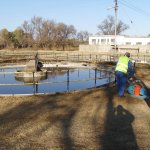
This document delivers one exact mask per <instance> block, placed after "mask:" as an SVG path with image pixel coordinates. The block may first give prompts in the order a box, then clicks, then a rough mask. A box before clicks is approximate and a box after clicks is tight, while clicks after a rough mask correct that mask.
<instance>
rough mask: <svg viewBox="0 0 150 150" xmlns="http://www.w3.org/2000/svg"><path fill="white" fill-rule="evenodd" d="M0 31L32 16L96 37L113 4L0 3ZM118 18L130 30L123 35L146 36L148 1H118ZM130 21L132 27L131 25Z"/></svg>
mask: <svg viewBox="0 0 150 150" xmlns="http://www.w3.org/2000/svg"><path fill="white" fill-rule="evenodd" d="M0 5H1V8H0V29H2V28H7V29H8V30H9V31H13V30H15V29H16V28H17V27H18V26H21V25H22V23H23V22H24V21H25V20H30V19H31V18H32V17H33V16H38V17H42V18H45V19H50V20H54V21H56V22H64V23H65V24H67V25H74V26H75V28H76V29H77V31H81V30H87V31H88V32H90V33H93V34H95V33H97V32H98V29H97V25H98V24H100V23H101V22H102V21H103V20H104V19H105V18H106V17H107V16H108V15H114V9H110V10H108V8H110V7H113V6H114V0H0ZM118 5H119V10H118V18H119V19H120V20H122V21H123V22H124V23H126V24H128V25H129V26H130V29H129V30H127V31H126V32H125V33H124V34H127V35H132V36H134V35H138V36H143V35H147V34H150V9H149V8H150V0H118ZM131 21H132V22H133V23H131Z"/></svg>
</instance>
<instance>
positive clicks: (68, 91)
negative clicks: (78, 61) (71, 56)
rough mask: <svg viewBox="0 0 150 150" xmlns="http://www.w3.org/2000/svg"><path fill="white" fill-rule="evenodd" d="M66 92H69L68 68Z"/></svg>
mask: <svg viewBox="0 0 150 150" xmlns="http://www.w3.org/2000/svg"><path fill="white" fill-rule="evenodd" d="M67 91H68V92H69V68H68V70H67Z"/></svg>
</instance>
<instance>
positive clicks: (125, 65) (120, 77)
mask: <svg viewBox="0 0 150 150" xmlns="http://www.w3.org/2000/svg"><path fill="white" fill-rule="evenodd" d="M115 72H116V82H117V88H118V95H119V96H120V97H123V96H124V91H125V88H126V81H127V78H132V77H133V76H134V70H133V65H132V62H131V61H130V53H128V52H126V53H125V55H124V56H121V57H120V58H119V60H118V62H117V65H116V69H115Z"/></svg>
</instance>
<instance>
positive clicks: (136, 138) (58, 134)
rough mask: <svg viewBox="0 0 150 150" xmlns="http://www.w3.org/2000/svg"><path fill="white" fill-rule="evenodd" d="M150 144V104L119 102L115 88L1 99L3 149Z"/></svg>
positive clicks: (109, 149) (123, 148) (116, 149)
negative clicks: (149, 105)
mask: <svg viewBox="0 0 150 150" xmlns="http://www.w3.org/2000/svg"><path fill="white" fill-rule="evenodd" d="M142 68H143V67H142ZM139 70H140V67H139ZM147 71H148V70H147ZM138 75H140V73H139V72H138ZM145 80H147V78H146V79H145ZM148 80H149V79H148ZM149 139H150V109H149V107H148V105H147V103H146V102H145V101H143V100H138V99H135V98H132V97H130V96H129V95H128V94H126V97H124V98H122V99H120V98H119V97H118V96H117V93H116V88H115V87H108V88H103V89H93V90H86V91H82V92H71V93H65V94H56V95H45V96H24V97H21V96H20V97H19V96H17V97H0V149H3V150H5V149H12V150H14V149H17V150H20V149H28V150H33V149H35V150H38V149H40V150H41V149H48V150H49V149H52V150H55V149H66V150H70V149H79V150H82V149H85V150H88V149H102V150H138V149H141V150H149V149H150V142H149Z"/></svg>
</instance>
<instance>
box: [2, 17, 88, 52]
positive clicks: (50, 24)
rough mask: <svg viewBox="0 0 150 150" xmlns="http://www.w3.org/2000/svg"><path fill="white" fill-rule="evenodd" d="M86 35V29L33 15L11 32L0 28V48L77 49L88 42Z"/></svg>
mask: <svg viewBox="0 0 150 150" xmlns="http://www.w3.org/2000/svg"><path fill="white" fill-rule="evenodd" d="M88 37H89V33H88V32H87V31H80V32H77V30H76V29H75V27H74V26H73V25H66V24H64V23H56V22H54V21H53V20H45V19H43V18H41V17H33V18H32V19H31V20H30V21H24V23H23V24H22V25H21V27H19V28H17V29H16V30H15V31H13V32H9V31H8V30H7V29H2V30H0V49H20V48H31V49H32V48H33V49H34V48H36V49H50V50H52V49H56V50H68V49H69V50H70V49H78V46H79V44H81V43H84V44H85V43H87V42H88Z"/></svg>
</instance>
